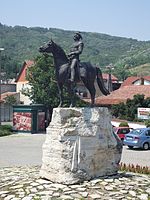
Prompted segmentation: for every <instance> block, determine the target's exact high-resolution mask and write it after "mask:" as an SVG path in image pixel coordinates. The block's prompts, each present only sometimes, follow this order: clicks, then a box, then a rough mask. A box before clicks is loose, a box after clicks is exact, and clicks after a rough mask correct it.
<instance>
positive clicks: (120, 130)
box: [113, 126, 132, 142]
mask: <svg viewBox="0 0 150 200" xmlns="http://www.w3.org/2000/svg"><path fill="white" fill-rule="evenodd" d="M113 130H114V132H115V133H116V134H117V135H118V136H119V138H120V139H121V140H122V142H123V140H124V137H125V135H126V134H127V133H129V132H130V131H131V130H132V129H131V128H130V127H128V126H127V127H113Z"/></svg>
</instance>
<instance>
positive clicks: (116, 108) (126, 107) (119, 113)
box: [111, 94, 150, 121]
mask: <svg viewBox="0 0 150 200" xmlns="http://www.w3.org/2000/svg"><path fill="white" fill-rule="evenodd" d="M149 106H150V98H146V99H144V95H143V94H137V95H134V97H133V99H127V102H126V104H124V103H120V104H118V105H113V106H112V110H111V111H112V115H114V116H115V117H118V118H120V119H126V120H132V121H133V120H137V108H138V107H144V108H146V107H149Z"/></svg>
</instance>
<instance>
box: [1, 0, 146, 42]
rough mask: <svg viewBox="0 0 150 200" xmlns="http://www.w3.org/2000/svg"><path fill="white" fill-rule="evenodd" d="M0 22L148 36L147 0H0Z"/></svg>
mask: <svg viewBox="0 0 150 200" xmlns="http://www.w3.org/2000/svg"><path fill="white" fill-rule="evenodd" d="M0 23H2V24H5V25H8V26H16V25H20V26H26V27H46V28H59V29H64V30H70V31H81V32H97V33H104V34H108V35H112V36H121V37H126V38H133V39H137V40H142V41H148V40H150V0H0Z"/></svg>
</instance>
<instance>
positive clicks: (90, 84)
mask: <svg viewBox="0 0 150 200" xmlns="http://www.w3.org/2000/svg"><path fill="white" fill-rule="evenodd" d="M82 81H83V83H84V85H85V87H86V88H87V89H88V91H89V92H90V96H91V107H93V106H94V104H95V93H96V89H95V86H94V81H91V82H88V81H85V80H84V79H83V80H82Z"/></svg>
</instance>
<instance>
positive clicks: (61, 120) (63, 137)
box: [40, 107, 122, 184]
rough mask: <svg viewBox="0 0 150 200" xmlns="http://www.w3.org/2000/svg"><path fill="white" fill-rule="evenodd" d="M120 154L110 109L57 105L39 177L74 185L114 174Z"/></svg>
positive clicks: (49, 129)
mask: <svg viewBox="0 0 150 200" xmlns="http://www.w3.org/2000/svg"><path fill="white" fill-rule="evenodd" d="M121 153H122V146H121V143H120V140H119V139H118V138H117V137H116V136H115V135H114V134H113V130H112V125H111V116H110V114H109V112H108V109H107V108H101V107H100V108H98V107H95V108H55V109H54V110H53V115H52V121H51V123H50V125H49V127H48V128H47V134H46V140H45V143H44V144H43V158H42V161H43V162H42V167H41V170H40V176H41V177H42V178H46V179H49V180H51V181H53V182H58V183H63V184H74V183H80V182H83V181H85V180H90V179H92V178H96V177H100V176H106V175H114V174H116V173H117V172H118V168H119V162H120V159H121Z"/></svg>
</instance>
